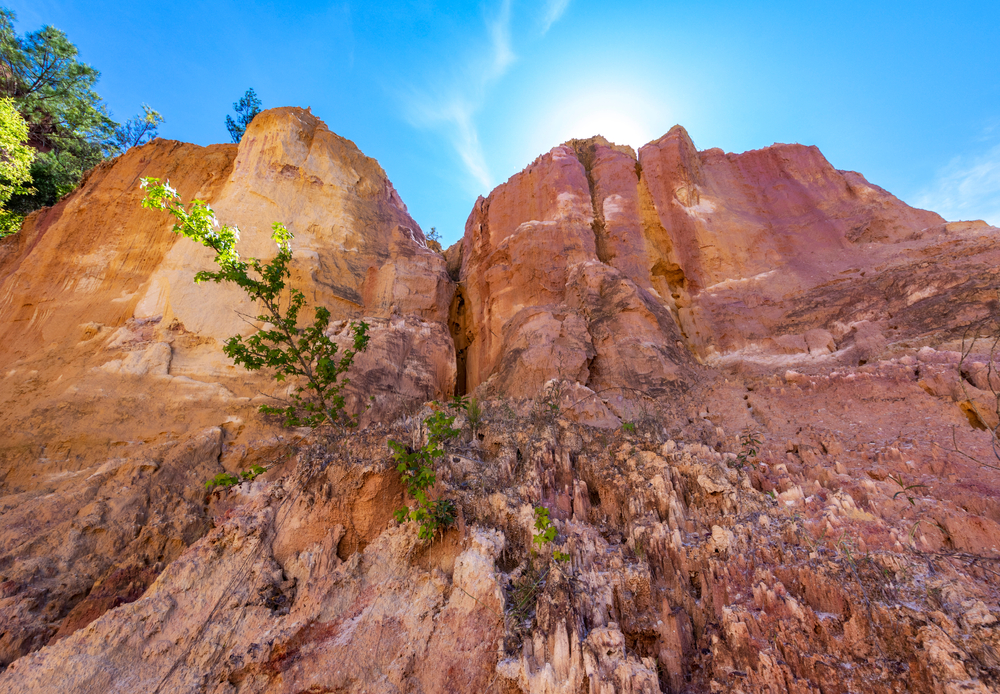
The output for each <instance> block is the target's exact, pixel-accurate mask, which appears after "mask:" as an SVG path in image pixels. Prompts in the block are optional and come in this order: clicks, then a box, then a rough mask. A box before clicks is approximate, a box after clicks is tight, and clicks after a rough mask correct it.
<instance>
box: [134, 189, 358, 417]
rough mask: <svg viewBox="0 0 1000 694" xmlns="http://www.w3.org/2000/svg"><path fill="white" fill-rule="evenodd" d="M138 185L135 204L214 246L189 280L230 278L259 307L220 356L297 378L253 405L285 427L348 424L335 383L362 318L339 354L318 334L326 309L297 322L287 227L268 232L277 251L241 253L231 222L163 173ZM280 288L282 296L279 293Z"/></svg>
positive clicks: (298, 301) (339, 382)
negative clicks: (253, 328)
mask: <svg viewBox="0 0 1000 694" xmlns="http://www.w3.org/2000/svg"><path fill="white" fill-rule="evenodd" d="M142 187H143V188H145V189H146V197H145V198H144V199H143V201H142V205H143V207H146V208H147V209H151V210H165V211H167V212H168V213H169V214H171V215H172V216H173V217H174V218H175V219H177V221H178V223H177V224H175V225H174V227H173V231H174V232H175V233H177V234H181V235H183V236H186V237H187V238H189V239H192V240H194V241H197V242H198V243H200V244H202V245H203V246H207V247H208V248H211V249H212V250H213V251H215V263H216V264H217V265H218V266H219V270H218V271H210V270H202V271H200V272H198V273H197V274H195V276H194V281H195V282H204V281H205V280H208V281H211V282H216V283H218V282H231V283H233V284H235V285H236V286H238V287H239V288H241V289H242V290H243V291H245V292H246V294H247V296H248V297H249V298H250V299H252V300H253V301H254V302H256V303H257V305H258V306H260V307H262V309H263V311H262V313H261V314H260V315H258V316H257V320H258V321H259V322H260V323H262V324H263V326H264V327H263V328H262V329H261V330H258V331H257V332H256V333H254V334H253V335H251V336H250V337H248V338H244V337H243V336H241V335H234V336H233V337H231V338H229V339H228V340H227V341H226V344H225V346H224V347H223V351H224V352H225V353H226V356H228V357H230V358H231V359H232V360H233V361H234V362H236V363H237V364H239V365H240V366H243V367H244V368H246V369H247V370H249V371H257V370H259V369H262V368H265V367H267V368H270V369H274V371H275V376H274V378H275V380H277V381H279V382H281V381H284V380H286V379H287V378H289V377H293V378H298V379H301V380H302V381H303V382H304V383H303V385H299V386H294V387H293V388H291V389H290V391H289V393H288V397H289V398H290V401H288V402H287V404H286V405H284V406H282V407H275V406H272V405H266V404H265V405H261V406H260V411H261V412H263V413H264V414H269V415H278V416H281V417H283V418H284V423H285V426H290V427H292V426H309V427H318V426H321V425H335V426H346V427H353V426H356V425H357V423H358V418H357V415H351V414H349V413H347V412H346V410H345V407H346V403H345V399H344V395H343V390H344V388H345V387H346V386H347V384H348V383H350V380H349V379H348V378H347V377H346V376H345V374H346V373H347V372H348V370H349V369H350V368H351V366H352V364H353V363H354V357H355V355H356V354H357V353H358V352H363V351H364V350H365V349H366V348H367V346H368V339H369V336H368V324H367V323H365V322H364V321H358V322H357V323H354V324H353V325H352V326H351V332H352V334H353V338H354V339H353V344H352V345H351V347H350V348H348V349H345V350H344V351H343V353H341V354H340V356H339V357H338V352H339V351H340V350H339V346H338V345H337V344H336V343H335V342H333V340H331V339H330V338H329V337H328V336H327V335H326V330H327V328H328V327H329V324H330V311H329V310H327V309H326V308H325V307H323V306H317V307H316V312H315V317H314V319H313V322H312V323H311V324H310V325H306V326H305V327H299V325H298V318H299V312H300V311H301V310H302V308H303V306H304V305H305V295H304V294H303V293H302V292H301V291H299V290H298V289H295V288H293V287H288V286H287V282H286V280H287V279H288V278H289V276H290V272H289V269H288V265H289V263H290V262H291V260H292V250H291V245H290V244H291V240H292V234H291V232H289V231H288V229H286V228H285V227H284V225H282V224H280V223H278V222H275V223H274V224H273V225H272V229H273V233H272V234H271V239H272V240H273V241H274V242H275V243H276V244H277V245H278V254H277V256H275V258H274V259H273V260H271V261H270V262H267V263H265V262H263V261H261V260H259V259H257V258H249V259H247V260H242V259H241V258H240V255H239V253H238V252H237V250H236V243H237V241H239V238H240V229H239V227H237V226H235V225H234V226H228V225H220V224H219V221H218V219H216V216H215V212H214V211H213V210H212V208H211V207H210V206H209V205H208V204H207V203H206V202H204V201H202V200H193V201H192V202H191V203H190V205H188V206H185V205H184V203H183V202H182V201H181V199H180V197H179V196H178V195H177V191H176V190H174V189H173V188H171V187H170V183H169V181H168V182H167V183H161V182H160V180H159V179H156V178H144V179H142ZM286 289H287V297H288V298H287V300H283V297H284V296H285V295H286V291H285V290H286ZM282 303H284V304H285V305H284V306H282Z"/></svg>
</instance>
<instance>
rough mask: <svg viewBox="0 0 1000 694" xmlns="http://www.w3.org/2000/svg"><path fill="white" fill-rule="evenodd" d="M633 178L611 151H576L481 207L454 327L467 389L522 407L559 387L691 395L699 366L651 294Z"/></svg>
mask: <svg viewBox="0 0 1000 694" xmlns="http://www.w3.org/2000/svg"><path fill="white" fill-rule="evenodd" d="M578 150H579V151H578ZM584 162H586V163H587V164H590V165H591V167H592V168H587V167H586V166H585V164H584ZM595 172H596V173H595ZM604 172H606V173H607V174H608V175H607V178H599V177H598V175H599V174H600V173H604ZM629 176H631V177H632V178H633V180H634V178H635V162H634V159H631V158H630V157H629V154H627V153H624V152H622V151H619V150H618V149H615V148H614V147H613V146H612V145H611V144H610V143H608V142H607V141H606V140H603V139H595V140H592V141H583V142H571V143H567V144H566V145H561V146H559V147H556V148H554V149H553V150H552V151H551V152H549V153H548V154H545V155H543V156H541V157H539V158H538V159H537V160H536V161H535V162H534V163H533V164H532V165H531V166H529V167H528V168H527V169H525V171H523V172H522V173H520V174H517V175H516V176H513V177H512V178H511V179H510V180H509V181H508V182H507V183H505V184H503V185H501V186H500V187H498V188H497V189H496V190H494V191H493V192H492V193H491V194H490V196H489V198H486V199H480V200H479V201H478V202H477V203H476V207H475V208H474V209H473V212H472V215H471V216H470V217H469V221H468V222H467V224H466V229H465V237H464V239H463V240H462V242H461V243H462V263H461V270H460V284H461V285H462V287H463V290H462V294H461V295H460V297H459V300H460V301H461V302H462V305H463V313H462V315H461V316H460V317H459V318H458V319H457V320H456V321H455V324H456V325H458V326H459V329H458V330H456V347H457V348H458V349H459V364H458V367H459V369H464V370H465V374H466V375H465V383H466V385H467V387H468V388H469V389H471V388H475V387H476V386H478V385H479V384H480V383H483V382H485V381H487V380H488V379H489V378H491V377H493V379H494V383H495V387H496V388H497V389H498V391H499V392H503V393H506V394H508V395H512V396H519V397H523V396H530V395H533V394H535V393H537V392H538V391H539V389H540V388H541V386H542V385H543V384H544V383H545V382H547V381H549V380H550V379H553V378H555V379H558V380H562V379H570V380H573V381H576V382H579V383H580V384H582V385H585V386H588V387H591V388H592V389H594V390H600V391H608V390H611V391H615V393H616V394H617V395H620V394H621V393H622V392H623V391H625V392H628V393H634V392H645V393H648V394H651V395H653V396H654V397H656V396H662V395H664V394H666V393H668V392H678V391H680V390H682V389H683V388H684V384H685V383H686V381H688V380H689V379H688V378H686V376H687V374H688V373H689V371H688V367H689V365H690V364H691V361H692V360H691V358H690V356H689V354H688V352H687V350H686V349H684V348H683V347H682V344H681V342H680V340H681V335H680V332H679V331H678V329H677V324H676V323H675V321H674V320H673V319H672V318H671V317H670V314H669V312H668V310H667V309H666V308H664V306H663V305H662V303H661V302H660V301H658V300H657V298H656V297H655V296H654V295H652V294H650V292H649V291H648V289H649V276H648V271H646V270H645V269H644V266H645V263H644V262H643V259H642V258H641V252H642V249H643V246H642V238H641V236H637V235H636V232H637V231H638V229H637V228H636V226H635V225H634V222H635V218H636V212H635V204H634V201H635V197H636V190H635V186H634V185H633V186H632V188H631V191H629V190H628V183H629V181H628V177H629ZM619 191H620V192H619ZM605 193H606V194H607V195H606V197H604V198H599V196H601V195H603V194H605ZM622 194H624V195H631V198H630V199H626V198H625V197H623V195H622ZM630 202H631V203H632V204H631V205H630Z"/></svg>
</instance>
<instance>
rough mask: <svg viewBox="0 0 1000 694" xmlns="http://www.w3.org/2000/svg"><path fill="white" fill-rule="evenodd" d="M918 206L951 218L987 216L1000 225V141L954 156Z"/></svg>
mask: <svg viewBox="0 0 1000 694" xmlns="http://www.w3.org/2000/svg"><path fill="white" fill-rule="evenodd" d="M917 206H918V207H923V208H926V209H930V210H934V211H935V212H937V213H938V214H940V215H941V216H943V217H944V218H945V219H948V220H952V221H954V220H972V219H985V220H986V221H987V222H989V223H990V224H992V225H994V226H1000V145H996V146H994V147H993V148H992V149H990V150H988V151H987V152H985V153H983V154H980V155H978V156H972V157H969V156H965V157H955V158H954V159H952V160H951V162H950V163H949V164H948V165H947V166H946V167H944V168H943V169H942V170H941V171H940V172H938V175H937V177H936V178H935V180H934V182H933V183H932V184H931V185H930V186H929V187H928V188H926V189H925V190H924V191H923V192H922V193H921V194H920V195H919V196H918V198H917Z"/></svg>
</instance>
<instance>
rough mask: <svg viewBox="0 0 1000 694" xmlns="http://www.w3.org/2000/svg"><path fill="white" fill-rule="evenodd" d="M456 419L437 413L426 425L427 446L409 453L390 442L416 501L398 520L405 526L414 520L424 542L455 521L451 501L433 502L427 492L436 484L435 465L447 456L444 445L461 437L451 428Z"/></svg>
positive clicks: (401, 510) (427, 420) (399, 511)
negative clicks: (418, 525) (454, 438)
mask: <svg viewBox="0 0 1000 694" xmlns="http://www.w3.org/2000/svg"><path fill="white" fill-rule="evenodd" d="M454 421H455V417H453V416H452V417H449V416H448V415H446V414H445V413H444V412H435V413H434V414H432V415H431V416H430V417H428V418H427V419H426V420H425V421H424V423H425V424H426V425H427V443H426V444H425V445H424V446H421V447H420V448H419V449H417V450H415V451H410V450H409V449H408V448H407V447H406V446H404V445H403V444H401V443H399V442H398V441H392V440H390V441H389V442H388V444H389V448H390V449H392V457H393V458H394V459H395V460H396V462H397V465H396V470H398V471H399V474H400V475H401V476H402V478H403V484H405V485H406V491H407V492H408V493H409V494H410V496H412V497H413V498H414V499H416V501H417V505H416V507H414V508H410V507H409V506H404V507H403V508H401V509H399V510H397V511H396V513H395V516H396V521H397V522H399V523H402V522H404V521H406V520H411V519H412V520H414V521H416V522H417V523H419V524H420V530H419V531H418V533H417V536H418V537H419V538H420V539H421V540H428V539H430V538H432V537H434V535H435V533H437V531H438V530H439V529H443V528H447V527H448V526H450V525H451V524H452V523H454V522H455V504H454V502H453V501H451V500H450V499H431V498H430V497H429V496H428V492H429V490H430V489H431V487H433V486H434V483H435V482H436V481H437V474H436V473H435V471H434V465H435V463H436V461H437V460H438V459H439V458H443V457H444V453H445V451H444V442H445V441H446V440H447V439H450V438H452V437H455V436H458V434H459V433H460V432H459V431H458V429H454V428H452V426H451V425H452V424H453V423H454Z"/></svg>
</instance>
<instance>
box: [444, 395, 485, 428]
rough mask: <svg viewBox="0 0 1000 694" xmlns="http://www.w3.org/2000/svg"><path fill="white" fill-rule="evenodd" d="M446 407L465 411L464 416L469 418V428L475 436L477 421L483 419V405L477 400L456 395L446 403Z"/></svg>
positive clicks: (477, 426)
mask: <svg viewBox="0 0 1000 694" xmlns="http://www.w3.org/2000/svg"><path fill="white" fill-rule="evenodd" d="M448 407H451V408H452V409H456V410H462V411H463V412H465V416H466V418H467V419H468V420H469V428H470V429H471V430H472V435H473V436H475V435H476V430H477V429H478V428H479V423H480V422H481V421H482V419H483V407H482V405H481V404H480V403H479V400H477V399H476V398H470V397H466V396H457V395H456V396H455V399H454V400H452V401H451V402H450V403H448Z"/></svg>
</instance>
